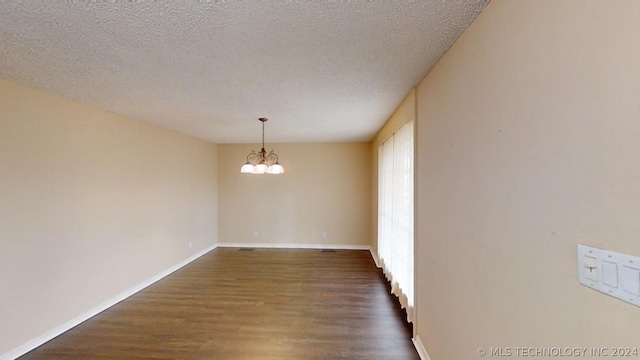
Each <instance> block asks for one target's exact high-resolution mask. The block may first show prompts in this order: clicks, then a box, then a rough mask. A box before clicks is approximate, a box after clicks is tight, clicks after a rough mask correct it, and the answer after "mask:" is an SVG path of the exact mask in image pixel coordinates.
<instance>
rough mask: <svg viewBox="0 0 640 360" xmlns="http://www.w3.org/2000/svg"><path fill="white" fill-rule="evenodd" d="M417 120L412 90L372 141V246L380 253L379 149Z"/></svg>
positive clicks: (413, 90) (414, 94)
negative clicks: (394, 134)
mask: <svg viewBox="0 0 640 360" xmlns="http://www.w3.org/2000/svg"><path fill="white" fill-rule="evenodd" d="M415 119H416V91H415V89H411V91H410V92H409V94H408V95H407V97H405V98H404V100H403V101H402V103H400V106H398V108H397V109H396V111H395V112H394V113H393V115H391V117H390V118H389V120H387V122H386V123H385V124H384V125H383V126H382V128H381V129H380V130H379V131H378V133H377V134H376V136H375V137H374V138H373V140H372V141H371V246H372V247H373V249H374V250H375V251H376V254H377V251H378V148H379V147H380V145H381V144H382V143H383V142H384V141H385V140H387V139H388V138H389V136H391V135H393V133H395V132H396V131H398V129H400V127H401V126H402V125H404V124H405V123H408V122H409V121H411V120H415Z"/></svg>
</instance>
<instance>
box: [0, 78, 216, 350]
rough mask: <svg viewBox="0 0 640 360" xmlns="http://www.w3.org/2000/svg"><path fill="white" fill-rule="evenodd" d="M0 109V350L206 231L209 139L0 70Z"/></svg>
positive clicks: (201, 239) (124, 284) (183, 251)
mask: <svg viewBox="0 0 640 360" xmlns="http://www.w3.org/2000/svg"><path fill="white" fill-rule="evenodd" d="M0 109H1V114H0V189H2V196H1V199H0V289H2V290H1V291H0V319H2V321H0V355H1V354H3V353H6V352H8V351H10V350H12V349H14V348H16V347H18V346H20V345H22V344H23V343H25V342H27V341H29V340H32V339H34V338H36V337H38V336H40V335H42V334H43V333H45V332H46V331H48V330H51V329H53V328H55V327H57V326H59V325H61V324H63V323H64V322H66V321H69V320H71V319H73V318H74V317H76V316H78V315H80V314H82V313H84V312H86V311H88V310H90V309H91V308H93V307H95V306H97V305H99V304H101V303H102V302H104V301H106V300H107V299H110V298H112V297H113V296H115V295H117V294H119V293H121V292H123V291H125V290H127V289H129V288H131V287H132V286H134V285H136V284H139V283H141V282H143V281H144V280H146V279H148V278H150V277H152V276H154V275H156V274H158V273H160V272H162V271H163V270H165V269H167V268H169V267H171V266H172V265H174V264H177V263H179V262H181V261H183V260H184V259H186V258H188V257H190V256H192V255H194V254H196V253H197V252H198V251H201V250H203V249H205V248H207V247H209V246H211V245H213V244H214V243H215V242H216V231H217V225H216V220H217V214H216V211H217V199H216V197H217V193H216V186H217V185H216V159H217V157H216V155H217V154H216V145H214V144H210V143H207V142H204V141H201V140H196V139H193V138H190V137H188V136H184V135H180V134H177V133H175V132H172V131H168V130H164V129H160V128H158V127H154V126H151V125H147V124H144V123H141V122H136V121H133V120H129V119H126V118H123V117H121V116H117V115H114V114H112V113H108V112H105V111H102V110H97V109H95V108H92V107H89V106H85V105H81V104H78V103H74V102H71V101H68V100H64V99H61V98H58V97H55V96H52V95H48V94H44V93H42V92H39V91H35V90H32V89H28V88H25V87H22V86H18V85H16V84H13V83H10V82H6V81H3V80H0ZM189 242H192V245H193V247H192V248H191V249H188V243H189Z"/></svg>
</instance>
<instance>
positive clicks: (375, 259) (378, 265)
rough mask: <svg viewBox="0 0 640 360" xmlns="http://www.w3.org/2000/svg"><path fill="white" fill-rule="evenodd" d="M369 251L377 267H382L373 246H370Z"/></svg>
mask: <svg viewBox="0 0 640 360" xmlns="http://www.w3.org/2000/svg"><path fill="white" fill-rule="evenodd" d="M369 252H370V253H371V257H372V258H373V262H375V263H376V267H378V268H381V267H382V265H380V260H378V255H377V254H376V252H375V251H373V248H372V247H371V246H369Z"/></svg>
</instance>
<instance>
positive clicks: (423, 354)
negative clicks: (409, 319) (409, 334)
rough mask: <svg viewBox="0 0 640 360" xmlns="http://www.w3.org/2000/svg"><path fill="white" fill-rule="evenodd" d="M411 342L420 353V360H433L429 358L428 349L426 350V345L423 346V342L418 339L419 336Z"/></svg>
mask: <svg viewBox="0 0 640 360" xmlns="http://www.w3.org/2000/svg"><path fill="white" fill-rule="evenodd" d="M411 341H413V346H415V347H416V350H417V351H418V355H420V359H422V360H431V358H430V357H429V354H427V349H425V348H424V345H422V341H420V338H419V337H418V335H416V336H414V338H413V339H411Z"/></svg>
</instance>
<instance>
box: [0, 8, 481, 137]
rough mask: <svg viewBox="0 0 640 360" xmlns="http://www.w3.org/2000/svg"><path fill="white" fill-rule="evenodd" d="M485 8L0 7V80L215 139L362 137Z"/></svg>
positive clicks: (368, 134) (376, 126)
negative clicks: (263, 125)
mask: <svg viewBox="0 0 640 360" xmlns="http://www.w3.org/2000/svg"><path fill="white" fill-rule="evenodd" d="M486 3H487V0H431V1H413V2H410V1H388V0H372V1H312V0H309V1H266V0H265V1H257V0H256V1H237V2H236V1H98V0H96V1H81V0H77V1H65V2H62V1H11V0H9V1H6V0H5V1H0V77H2V78H4V79H7V80H10V81H14V82H17V83H20V84H24V85H27V86H31V87H34V88H37V89H40V90H43V91H45V92H49V93H53V94H56V95H59V96H62V97H66V98H69V99H72V100H75V101H79V102H82V103H86V104H90V105H94V106H97V107H99V108H103V109H106V110H109V111H112V112H115V113H118V114H122V115H125V116H127V117H130V118H133V119H138V120H142V121H146V122H149V123H152V124H156V125H159V126H162V127H166V128H170V129H174V130H177V131H180V132H182V133H185V134H189V135H193V136H196V137H199V138H202V139H206V140H210V141H213V142H217V143H244V142H259V141H260V132H261V130H260V123H259V122H258V121H257V118H258V117H268V118H270V119H271V121H270V122H268V123H267V126H266V133H267V135H266V140H267V142H320V141H368V140H370V139H371V138H372V137H373V136H374V134H375V132H376V131H377V130H378V129H379V128H380V126H382V124H384V122H385V121H386V120H387V119H388V117H389V116H390V115H391V114H392V113H393V111H394V110H395V108H396V107H397V106H398V104H400V102H401V101H402V99H403V98H404V97H405V96H406V95H407V93H408V92H409V91H410V90H411V88H412V87H413V86H415V85H416V84H418V82H420V80H422V78H423V77H424V76H425V75H426V73H427V72H428V71H429V70H430V69H431V67H432V66H433V65H434V64H435V63H436V62H437V61H438V59H440V57H441V56H442V55H443V54H444V52H445V51H446V50H447V49H448V48H449V47H450V46H451V44H452V43H453V42H454V41H455V40H456V39H457V38H458V36H459V35H460V34H461V33H462V32H463V31H464V30H465V29H466V28H467V26H469V25H470V23H471V22H472V21H473V20H474V19H475V17H476V16H477V15H478V14H479V13H480V11H481V10H482V9H483V7H484V6H485V5H486Z"/></svg>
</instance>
